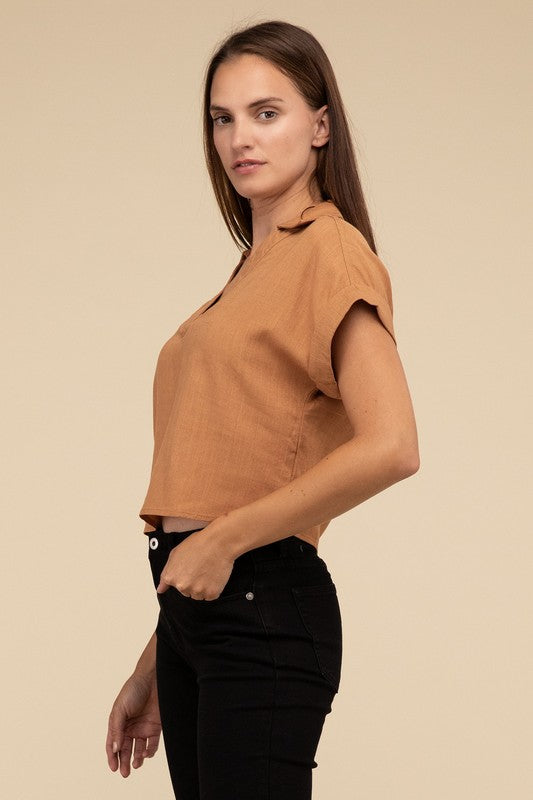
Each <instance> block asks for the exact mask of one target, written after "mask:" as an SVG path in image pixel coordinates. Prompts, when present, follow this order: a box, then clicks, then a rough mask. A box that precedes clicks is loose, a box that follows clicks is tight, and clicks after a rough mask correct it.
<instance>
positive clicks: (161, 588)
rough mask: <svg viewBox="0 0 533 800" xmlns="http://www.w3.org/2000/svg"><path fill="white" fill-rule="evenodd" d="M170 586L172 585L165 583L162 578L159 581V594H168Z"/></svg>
mask: <svg viewBox="0 0 533 800" xmlns="http://www.w3.org/2000/svg"><path fill="white" fill-rule="evenodd" d="M169 586H170V584H169V583H165V581H164V580H163V578H161V580H160V581H159V586H158V587H157V589H156V591H157V594H163V593H164V592H166V590H167V589H168V588H169Z"/></svg>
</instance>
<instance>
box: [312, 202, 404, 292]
mask: <svg viewBox="0 0 533 800" xmlns="http://www.w3.org/2000/svg"><path fill="white" fill-rule="evenodd" d="M305 233H306V238H307V243H308V248H306V249H307V250H308V252H309V256H310V258H311V260H312V261H313V262H314V263H315V268H316V272H315V274H316V275H317V276H320V275H321V276H322V277H324V278H326V279H327V280H333V282H334V283H335V284H336V285H342V284H345V285H348V284H357V285H366V286H373V287H375V288H379V289H380V290H381V291H382V292H383V293H385V294H387V295H389V294H390V291H391V287H390V276H389V272H388V269H387V267H386V266H385V264H384V263H383V262H382V260H381V259H380V258H379V256H378V255H376V253H374V251H373V250H372V248H371V247H370V245H369V244H368V242H367V240H366V239H365V237H364V236H363V234H362V233H361V231H360V230H359V229H358V228H356V227H355V226H354V225H352V224H351V223H350V222H348V221H347V220H345V219H344V218H343V217H339V216H337V215H334V214H331V215H329V214H328V215H323V216H321V217H318V218H317V219H316V220H314V222H313V223H312V224H311V225H309V226H308V227H307V228H306V231H305Z"/></svg>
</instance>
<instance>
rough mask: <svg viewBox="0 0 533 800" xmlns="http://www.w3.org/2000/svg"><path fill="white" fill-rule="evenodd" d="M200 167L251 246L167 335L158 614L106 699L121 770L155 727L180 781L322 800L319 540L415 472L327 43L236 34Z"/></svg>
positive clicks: (385, 306) (386, 314)
mask: <svg viewBox="0 0 533 800" xmlns="http://www.w3.org/2000/svg"><path fill="white" fill-rule="evenodd" d="M204 134H205V152H206V159H207V165H208V169H209V173H210V177H211V180H212V184H213V187H214V191H215V195H216V198H217V201H218V204H219V207H220V209H221V212H222V214H223V217H224V220H225V222H226V224H227V227H228V229H229V231H230V233H231V235H232V237H233V238H234V240H235V242H236V243H237V244H238V246H239V247H241V248H244V249H243V250H242V255H241V259H240V261H239V263H238V264H237V267H236V268H235V269H234V270H233V273H232V274H231V276H230V278H229V280H228V281H227V283H226V285H225V286H224V288H223V289H222V290H221V291H220V292H218V293H217V295H215V297H213V298H212V299H211V300H209V301H208V302H207V303H205V304H204V305H203V306H201V307H200V308H199V309H198V310H197V311H195V312H194V314H192V316H191V317H189V319H188V320H186V321H185V322H184V323H183V324H182V325H181V326H180V328H179V329H178V331H177V332H176V333H175V334H174V335H173V336H172V337H171V338H170V339H169V340H168V342H166V343H165V345H164V346H163V348H162V350H161V353H160V355H159V359H158V363H157V368H156V374H155V379H154V457H153V464H152V473H151V478H150V484H149V488H148V492H147V495H146V499H145V502H144V505H143V507H142V509H141V511H140V516H141V518H142V519H143V520H144V521H145V533H146V534H147V536H148V538H149V550H148V553H149V558H150V564H151V569H152V576H153V580H154V585H155V586H156V588H157V596H158V600H159V605H160V615H159V620H158V623H157V629H156V631H155V633H154V634H153V635H152V637H151V638H150V640H149V642H148V644H147V646H146V648H145V650H144V652H143V653H142V655H141V657H140V659H139V662H138V664H137V667H136V669H135V670H134V672H133V674H132V676H131V677H130V678H129V679H128V680H127V681H126V683H125V685H124V687H123V688H122V690H121V691H120V693H119V695H118V697H117V699H116V700H115V703H114V705H113V708H112V711H111V714H110V718H109V728H108V736H107V742H106V749H107V756H108V763H109V766H110V768H111V769H112V770H117V769H118V768H119V767H120V772H121V774H122V775H123V776H127V775H129V772H130V763H131V762H132V759H133V762H132V763H133V767H139V766H141V765H142V763H143V760H144V758H146V757H151V756H153V755H154V753H155V751H156V750H157V747H158V742H159V736H160V730H161V728H162V731H163V736H164V741H165V750H166V754H167V760H168V764H169V769H170V774H171V779H172V783H173V787H174V792H175V796H176V797H177V798H180V800H194V799H195V798H202V800H215V798H216V800H222V799H223V800H225V799H226V798H227V799H228V800H240V799H242V800H251V798H254V800H261V798H276V800H284V798H287V799H288V798H290V800H304V798H305V799H306V800H307V799H308V798H310V797H311V784H312V780H311V776H312V772H311V770H312V769H313V767H316V766H317V764H316V762H315V761H314V756H315V753H316V749H317V746H318V742H319V738H320V735H321V731H322V727H323V723H324V719H325V716H326V714H328V713H329V712H330V711H331V703H332V701H333V699H334V696H335V694H336V693H337V692H338V689H339V682H340V671H341V653H342V631H341V617H340V609H339V604H338V600H337V595H336V588H335V584H334V583H333V581H332V578H331V575H330V573H329V571H328V569H327V566H326V564H325V562H324V561H323V559H321V558H320V557H319V556H318V552H317V548H318V540H319V538H320V536H321V535H322V533H323V532H324V530H325V528H326V527H327V525H328V524H329V522H330V521H331V519H332V518H334V517H336V516H338V515H339V514H342V513H344V512H345V511H347V510H348V509H350V508H353V507H354V506H356V505H357V504H359V503H361V502H363V501H364V500H366V499H367V498H369V497H372V496H373V495H375V494H376V493H377V492H380V491H382V490H383V489H385V488H386V487H388V486H390V485H392V484H393V483H395V482H396V481H399V480H402V479H404V478H406V477H407V476H409V475H412V474H413V473H414V472H416V470H417V469H418V446H417V434H416V425H415V421H414V416H413V410H412V405H411V401H410V396H409V390H408V387H407V384H406V380H405V376H404V372H403V369H402V365H401V362H400V359H399V356H398V352H397V349H396V344H395V339H394V330H393V325H392V298H391V290H390V282H389V277H388V273H387V271H386V268H385V267H384V265H383V264H382V262H381V261H380V259H379V258H378V256H377V254H376V250H375V245H374V240H373V236H372V230H371V226H370V222H369V218H368V213H367V209H366V205H365V201H364V198H363V194H362V190H361V185H360V182H359V178H358V174H357V168H356V163H355V158H354V153H353V146H352V143H351V139H350V134H349V129H348V125H347V121H346V117H345V114H344V111H343V106H342V101H341V98H340V95H339V91H338V88H337V84H336V81H335V77H334V74H333V71H332V68H331V65H330V63H329V61H328V59H327V57H326V55H325V53H324V51H323V49H322V47H321V46H320V44H319V43H318V42H317V40H316V39H315V38H314V37H313V36H312V35H311V34H310V33H309V32H307V31H306V30H304V29H302V28H299V27H297V26H294V25H291V24H288V23H285V22H277V21H274V22H266V23H261V24H258V25H254V26H252V27H248V28H245V29H243V30H242V31H238V32H237V33H234V34H233V35H231V36H229V37H228V39H227V40H226V41H225V42H224V43H223V44H222V45H221V46H220V47H219V48H218V50H217V51H216V53H215V54H214V56H213V57H212V58H211V61H210V63H209V66H208V69H207V72H206V78H205V95H204Z"/></svg>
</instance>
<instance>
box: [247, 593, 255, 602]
mask: <svg viewBox="0 0 533 800" xmlns="http://www.w3.org/2000/svg"><path fill="white" fill-rule="evenodd" d="M246 599H247V600H253V599H254V593H253V592H246Z"/></svg>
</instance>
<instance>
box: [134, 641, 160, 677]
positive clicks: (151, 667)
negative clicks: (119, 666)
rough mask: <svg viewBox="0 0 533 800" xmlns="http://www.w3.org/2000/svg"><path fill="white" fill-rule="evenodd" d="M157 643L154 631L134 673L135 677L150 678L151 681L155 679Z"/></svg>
mask: <svg viewBox="0 0 533 800" xmlns="http://www.w3.org/2000/svg"><path fill="white" fill-rule="evenodd" d="M156 642H157V637H156V634H155V631H154V633H153V634H152V636H151V637H150V639H149V641H148V644H147V645H146V647H145V648H144V650H143V651H142V653H141V656H140V658H139V660H138V661H137V666H136V667H135V669H134V671H133V672H134V674H135V675H139V676H140V677H142V678H149V679H150V680H151V679H152V678H154V677H155V649H156Z"/></svg>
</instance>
